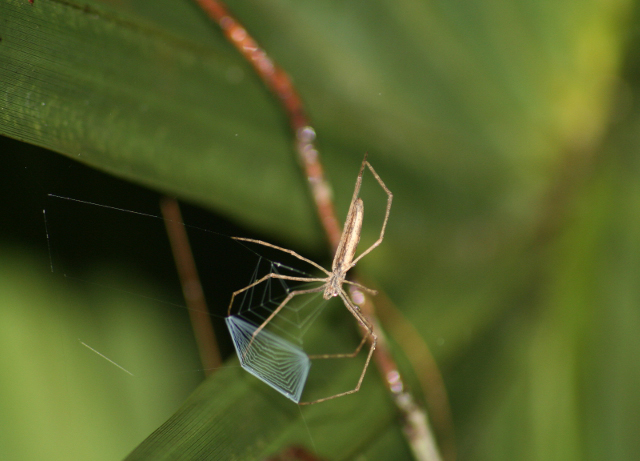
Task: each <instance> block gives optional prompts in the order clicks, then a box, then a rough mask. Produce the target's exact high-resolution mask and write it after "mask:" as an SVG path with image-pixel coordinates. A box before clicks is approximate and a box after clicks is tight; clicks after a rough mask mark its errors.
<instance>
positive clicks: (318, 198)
mask: <svg viewBox="0 0 640 461" xmlns="http://www.w3.org/2000/svg"><path fill="white" fill-rule="evenodd" d="M195 1H196V2H197V3H198V4H199V5H200V7H201V8H202V9H203V10H204V11H205V12H206V13H207V15H208V16H209V17H210V18H211V19H212V20H213V21H215V22H216V23H217V24H218V25H219V26H220V28H221V29H222V32H223V33H224V35H225V36H226V37H227V39H228V40H229V42H231V43H232V44H233V45H234V46H235V47H236V48H237V49H238V51H240V53H242V55H243V56H244V57H245V59H246V60H247V61H248V62H249V63H250V64H251V65H252V66H253V68H254V69H255V71H256V73H257V74H258V75H259V76H260V78H261V79H262V80H263V82H264V83H265V85H266V86H267V88H268V89H269V90H270V91H271V92H272V93H273V94H274V95H275V96H276V97H277V98H278V100H279V101H280V103H281V105H282V107H283V109H284V111H285V112H286V113H287V117H288V120H289V123H290V125H291V128H292V129H293V132H294V133H295V137H296V152H297V154H298V157H299V159H300V162H301V164H302V166H303V168H304V172H305V175H306V177H307V179H308V181H309V187H310V188H311V194H312V197H313V200H314V202H315V206H316V210H317V212H318V216H319V218H320V222H321V224H322V227H323V228H324V231H325V234H326V235H327V240H328V241H329V243H330V246H331V248H332V250H333V251H334V252H335V250H336V248H337V247H338V244H339V242H340V237H341V229H340V225H339V222H338V220H337V218H336V214H335V208H334V206H333V201H332V197H331V188H330V187H329V185H328V183H327V181H326V179H325V177H324V171H323V168H322V164H321V163H320V156H319V153H318V150H317V149H316V148H315V145H314V141H315V130H314V129H313V128H312V126H311V123H310V121H309V119H308V117H307V115H306V113H305V111H304V108H303V105H302V100H301V99H300V96H299V95H298V93H297V91H296V90H295V88H294V86H293V84H292V82H291V79H290V78H289V76H288V75H287V74H286V72H284V70H282V69H281V68H280V67H279V66H278V65H277V64H276V63H274V62H273V61H272V60H271V59H270V58H269V56H268V55H267V53H266V52H265V51H264V50H263V49H262V48H261V47H260V46H259V45H258V44H257V42H256V41H255V40H254V39H253V38H252V37H251V36H250V35H249V34H248V32H247V31H246V30H245V28H244V27H242V25H241V24H240V23H239V21H238V20H236V19H235V18H234V17H233V16H232V15H231V14H230V13H229V11H228V10H227V8H226V6H224V4H222V3H221V2H219V1H216V0H195ZM352 291H353V290H352ZM358 296H361V297H363V298H362V299H364V294H363V293H361V292H359V293H358ZM358 304H359V305H360V306H361V307H362V308H363V309H362V311H363V313H364V314H365V315H366V316H367V318H368V319H369V321H370V323H371V324H372V325H373V327H374V330H375V332H376V334H377V335H378V337H379V338H381V341H379V343H378V344H379V345H378V347H377V348H376V351H375V360H376V362H377V363H378V368H379V370H380V372H381V373H382V375H383V377H384V380H385V383H386V384H387V386H388V388H389V391H390V393H391V395H392V396H393V398H394V401H395V402H396V405H397V407H398V409H399V410H400V411H401V412H402V414H403V415H404V420H405V433H406V434H407V438H408V440H409V443H410V445H411V447H412V450H413V452H414V455H415V456H416V459H420V460H430V461H434V460H439V459H440V456H439V454H438V452H437V448H436V446H435V443H434V441H433V436H432V434H431V431H430V429H429V426H428V421H427V418H426V414H425V412H424V411H423V410H422V409H421V408H420V407H419V406H418V405H417V404H416V402H415V400H414V399H413V397H412V396H411V394H409V393H408V392H407V391H406V390H405V387H404V385H403V383H402V377H401V375H400V373H399V371H398V367H397V365H396V363H395V360H394V359H393V357H392V356H391V353H390V351H389V348H388V347H387V345H386V344H387V343H386V340H385V339H384V335H383V331H382V329H381V327H380V324H379V321H378V320H377V318H376V316H375V310H374V308H373V304H372V303H371V300H370V299H369V300H367V301H366V303H365V302H364V301H363V302H361V303H358Z"/></svg>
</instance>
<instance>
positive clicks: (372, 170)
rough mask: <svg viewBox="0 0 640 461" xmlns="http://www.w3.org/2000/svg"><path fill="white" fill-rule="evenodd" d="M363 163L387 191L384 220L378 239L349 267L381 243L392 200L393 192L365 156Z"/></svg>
mask: <svg viewBox="0 0 640 461" xmlns="http://www.w3.org/2000/svg"><path fill="white" fill-rule="evenodd" d="M364 164H366V165H367V167H369V170H370V171H371V174H373V176H374V177H375V178H376V180H377V181H378V184H380V187H382V189H384V191H385V192H386V193H387V211H386V212H385V215H384V222H383V223H382V229H381V230H380V237H378V240H376V241H375V242H374V243H373V245H371V246H370V247H369V248H367V249H366V250H365V251H363V252H362V254H360V256H358V257H357V258H356V259H354V260H353V261H352V262H351V267H353V266H355V265H356V264H357V262H358V261H360V260H361V259H362V258H363V257H364V256H366V255H368V254H369V253H370V252H371V250H373V249H374V248H375V247H377V246H378V245H380V244H381V243H382V239H383V238H384V231H385V228H386V227H387V221H389V212H390V211H391V201H392V200H393V194H392V193H391V191H390V190H389V188H388V187H387V186H385V184H384V182H383V181H382V179H381V178H380V176H378V173H376V170H374V169H373V167H372V166H371V164H370V163H369V162H367V161H366V156H365V160H364V163H363V165H364ZM363 167H364V166H363ZM358 179H360V178H358Z"/></svg>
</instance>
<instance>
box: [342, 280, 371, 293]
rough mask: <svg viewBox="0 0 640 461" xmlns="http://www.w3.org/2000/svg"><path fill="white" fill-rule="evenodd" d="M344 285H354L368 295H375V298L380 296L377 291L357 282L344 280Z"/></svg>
mask: <svg viewBox="0 0 640 461" xmlns="http://www.w3.org/2000/svg"><path fill="white" fill-rule="evenodd" d="M342 283H348V284H349V285H353V286H354V287H357V288H360V289H361V290H364V291H366V292H367V293H369V294H371V295H374V296H375V295H377V294H378V291H377V290H373V289H371V288H367V287H365V286H364V285H360V284H359V283H357V282H352V281H351V280H344V281H343V282H342Z"/></svg>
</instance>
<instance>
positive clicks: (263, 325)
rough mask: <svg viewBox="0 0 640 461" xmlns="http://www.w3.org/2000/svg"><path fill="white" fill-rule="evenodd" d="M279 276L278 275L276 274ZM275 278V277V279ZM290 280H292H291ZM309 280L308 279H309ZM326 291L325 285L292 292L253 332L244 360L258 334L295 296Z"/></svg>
mask: <svg viewBox="0 0 640 461" xmlns="http://www.w3.org/2000/svg"><path fill="white" fill-rule="evenodd" d="M276 275H278V274H276ZM263 278H264V277H263ZM274 278H275V277H274ZM289 280H290V279H289ZM307 280H308V279H307ZM320 281H324V279H320ZM322 290H324V285H320V286H319V287H315V288H309V289H308V290H295V291H292V292H291V293H289V294H288V295H287V297H286V298H284V300H283V301H282V302H281V303H280V305H279V306H278V307H276V308H275V309H274V310H273V312H272V313H271V314H270V315H269V317H267V318H266V320H265V321H264V322H262V325H260V326H259V327H258V328H257V329H256V331H254V332H253V334H252V335H251V339H250V340H249V344H248V345H247V348H246V349H245V352H244V354H243V357H242V358H243V359H244V358H245V357H246V355H247V352H249V349H251V345H252V344H253V341H254V339H256V336H258V334H259V333H260V332H261V331H262V330H263V329H264V327H266V326H267V324H268V323H269V322H270V321H271V320H272V319H273V318H274V317H275V316H276V315H278V312H280V311H281V310H282V308H283V307H284V306H286V304H287V303H288V302H289V301H291V299H292V298H293V297H294V296H298V295H304V294H308V293H317V292H319V291H322Z"/></svg>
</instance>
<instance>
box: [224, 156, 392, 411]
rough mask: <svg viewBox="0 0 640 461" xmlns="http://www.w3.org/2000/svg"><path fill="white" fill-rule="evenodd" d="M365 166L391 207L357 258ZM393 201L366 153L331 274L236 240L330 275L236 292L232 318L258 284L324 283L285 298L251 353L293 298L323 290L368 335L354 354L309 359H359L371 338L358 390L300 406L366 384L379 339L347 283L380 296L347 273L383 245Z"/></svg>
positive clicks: (295, 254) (253, 285)
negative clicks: (238, 301)
mask: <svg viewBox="0 0 640 461" xmlns="http://www.w3.org/2000/svg"><path fill="white" fill-rule="evenodd" d="M365 166H366V167H367V168H369V171H371V174H373V176H374V177H375V178H376V180H377V181H378V184H380V187H382V189H383V190H384V191H385V193H386V194H387V208H386V212H385V216H384V221H383V223H382V229H381V230H380V236H379V237H378V239H377V240H376V241H375V242H374V243H373V244H372V245H371V246H370V247H369V248H367V249H366V250H365V251H363V252H362V253H361V254H360V255H359V256H358V257H355V254H356V250H357V247H358V243H359V242H360V231H361V230H362V222H363V216H364V203H363V201H362V199H361V198H360V197H359V196H358V195H359V194H360V187H361V186H362V175H363V174H364V169H365ZM392 200H393V194H392V193H391V191H390V190H389V189H388V188H387V186H386V185H385V184H384V182H383V181H382V179H380V176H378V174H377V173H376V171H375V170H374V169H373V167H372V166H371V164H370V163H369V162H368V161H367V154H365V155H364V159H363V160H362V166H361V167H360V172H359V174H358V178H357V179H356V185H355V190H354V191H353V197H352V199H351V204H350V206H349V212H348V213H347V219H346V220H345V224H344V228H343V230H342V236H341V238H340V243H339V244H338V248H337V249H336V253H335V256H334V258H333V263H332V265H331V271H328V270H327V269H325V268H324V267H322V266H320V265H319V264H317V263H315V262H313V261H311V260H309V259H307V258H305V257H304V256H301V255H299V254H298V253H296V252H295V251H293V250H288V249H286V248H282V247H279V246H276V245H272V244H270V243H267V242H263V241H261V240H254V239H248V238H241V237H233V238H234V239H235V240H239V241H243V242H252V243H257V244H259V245H263V246H266V247H270V248H275V249H276V250H280V251H283V252H285V253H288V254H290V255H292V256H294V257H296V258H298V259H300V260H301V261H304V262H306V263H309V264H311V265H312V266H314V267H316V268H318V269H319V270H321V271H322V272H324V273H325V274H326V275H327V276H326V277H295V276H289V275H282V274H278V273H273V272H271V273H269V274H267V275H265V276H264V277H262V278H261V279H259V280H257V281H255V282H253V283H251V284H250V285H247V286H246V287H244V288H242V289H241V290H238V291H236V292H234V293H233V295H232V296H231V302H230V303H229V310H228V314H229V315H231V308H232V307H233V302H234V300H235V298H236V296H237V295H239V294H241V293H244V292H245V291H247V290H249V289H251V288H253V287H255V286H256V285H258V284H260V283H262V282H264V281H265V280H268V279H270V278H274V279H282V280H292V281H298V282H321V283H322V284H321V285H319V286H317V287H314V288H310V289H303V290H294V291H291V292H289V293H288V294H287V296H286V297H285V298H284V300H283V301H282V302H281V303H280V304H279V305H278V306H277V307H276V308H275V309H274V310H273V312H271V314H270V315H269V316H268V317H267V318H266V319H265V320H264V322H262V324H261V325H260V326H259V327H258V328H256V330H255V331H254V332H253V334H252V335H251V340H250V341H249V345H248V347H247V350H248V349H249V348H250V347H251V345H252V344H253V342H254V340H255V338H256V337H257V335H258V334H260V332H261V331H262V330H263V329H264V328H265V327H266V326H267V324H268V323H269V322H270V321H271V320H272V319H273V318H274V317H275V316H276V315H278V313H279V312H280V311H281V310H282V308H284V306H286V305H287V303H288V302H289V301H291V299H292V298H293V297H295V296H299V295H303V294H308V293H318V292H321V291H322V292H323V295H322V296H323V298H324V299H326V300H328V299H331V298H333V297H335V296H339V297H340V299H341V300H342V302H343V303H344V305H345V307H346V308H347V309H348V310H349V312H351V314H352V315H353V316H354V317H355V318H356V320H357V321H358V323H360V325H361V326H362V327H363V328H364V330H365V334H364V335H363V338H362V341H361V342H360V344H359V345H358V347H357V348H356V350H355V351H353V352H352V353H349V354H324V355H314V356H309V358H311V359H328V358H343V357H355V356H356V355H357V354H358V352H360V350H361V349H362V346H363V345H364V344H365V342H366V341H367V339H369V338H371V347H370V348H369V354H368V355H367V359H366V362H365V364H364V367H363V369H362V373H361V374H360V378H359V379H358V383H357V385H356V387H355V388H353V389H351V390H349V391H346V392H341V393H339V394H335V395H332V396H330V397H324V398H321V399H318V400H313V401H311V402H299V404H300V405H310V404H313V403H319V402H324V401H325V400H330V399H334V398H337V397H342V396H343V395H349V394H353V393H355V392H358V391H359V390H360V385H361V384H362V380H363V379H364V375H365V373H366V371H367V368H368V367H369V362H370V361H371V356H372V354H373V351H374V350H375V348H376V343H377V337H376V335H375V333H374V332H373V328H372V326H371V324H370V323H369V322H368V321H367V319H366V318H365V317H364V315H362V313H361V312H360V309H359V308H358V307H357V306H356V305H355V304H354V303H353V301H352V300H351V298H350V297H349V295H348V294H347V292H346V291H345V289H344V284H345V283H346V284H349V285H353V286H356V287H358V288H360V289H362V290H364V291H366V292H368V293H370V294H372V295H375V294H377V292H376V291H375V290H372V289H370V288H367V287H364V286H362V285H360V284H359V283H356V282H352V281H350V280H347V279H346V277H347V272H349V270H350V269H351V268H353V267H354V266H355V265H356V264H357V263H358V261H360V260H361V259H362V258H363V257H364V256H366V255H367V254H369V253H370V252H371V251H372V250H373V249H374V248H376V247H377V246H378V245H380V243H382V239H383V238H384V231H385V228H386V227H387V221H388V220H389V212H390V210H391V202H392ZM354 257H355V259H354Z"/></svg>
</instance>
